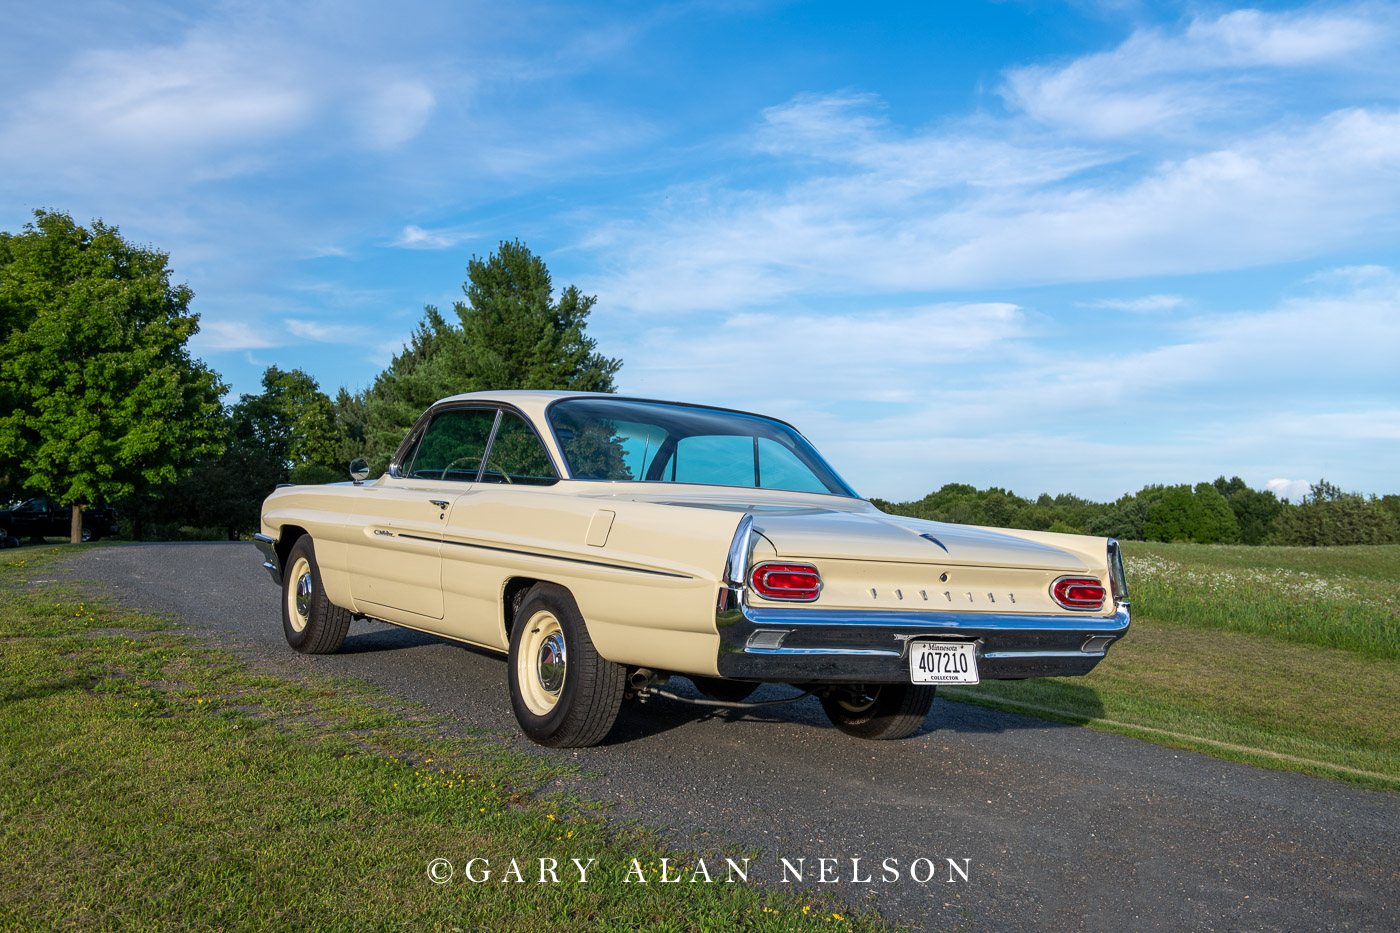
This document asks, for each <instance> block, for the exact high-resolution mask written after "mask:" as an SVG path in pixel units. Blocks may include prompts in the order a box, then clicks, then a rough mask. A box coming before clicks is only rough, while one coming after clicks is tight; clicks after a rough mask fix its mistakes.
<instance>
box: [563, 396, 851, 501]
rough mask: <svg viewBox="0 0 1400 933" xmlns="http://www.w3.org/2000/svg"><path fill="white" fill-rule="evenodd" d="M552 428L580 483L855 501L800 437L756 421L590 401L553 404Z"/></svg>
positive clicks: (702, 410)
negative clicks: (693, 486) (744, 490)
mask: <svg viewBox="0 0 1400 933" xmlns="http://www.w3.org/2000/svg"><path fill="white" fill-rule="evenodd" d="M549 423H550V426H551V427H553V428H554V434H555V436H556V437H557V438H558V439H559V449H560V450H562V451H563V452H564V458H565V459H566V460H568V462H569V470H570V471H571V472H572V473H573V476H574V478H575V479H601V480H611V481H614V482H628V481H630V482H648V483H702V484H705V485H712V486H747V487H750V488H754V487H757V488H761V489H790V490H795V491H797V492H821V493H830V494H832V495H837V496H855V493H854V492H852V491H851V488H850V487H849V486H847V485H846V484H845V483H844V482H843V481H842V480H841V477H839V476H837V475H836V472H835V471H834V470H832V469H831V467H830V466H828V465H827V463H826V461H825V460H823V459H822V458H821V454H819V453H817V451H816V449H815V448H814V447H812V445H811V444H809V443H807V441H806V440H805V439H804V438H803V437H802V435H800V434H798V433H797V432H796V431H794V430H793V429H792V428H790V427H788V426H787V425H785V424H783V423H782V422H779V421H773V420H771V419H769V418H760V417H758V416H757V415H745V414H740V413H738V412H732V411H717V410H715V409H713V408H691V407H689V406H686V405H667V404H663V403H659V402H632V401H626V400H623V399H606V398H604V399H591V398H590V399H570V400H568V401H564V402H558V403H556V404H554V405H553V406H551V407H550V409H549Z"/></svg>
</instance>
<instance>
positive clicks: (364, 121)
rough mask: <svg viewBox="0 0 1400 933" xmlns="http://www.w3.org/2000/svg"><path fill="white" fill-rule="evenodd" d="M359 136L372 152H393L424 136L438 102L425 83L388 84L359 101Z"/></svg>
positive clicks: (390, 82) (393, 82)
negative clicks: (375, 150)
mask: <svg viewBox="0 0 1400 933" xmlns="http://www.w3.org/2000/svg"><path fill="white" fill-rule="evenodd" d="M357 104H358V106H357V107H356V111H357V113H356V117H357V123H358V125H359V134H360V138H361V140H362V141H363V142H364V144H365V145H367V146H369V147H371V148H373V149H394V148H397V147H398V146H401V145H403V144H404V143H406V142H408V141H409V140H410V139H412V138H413V137H415V136H417V135H418V134H419V133H420V132H422V130H423V127H424V126H426V125H427V123H428V118H429V117H430V116H432V113H433V108H434V107H435V106H436V105H437V99H436V97H434V95H433V92H432V90H431V89H429V87H428V86H427V85H426V84H424V83H423V82H422V81H404V80H400V81H388V82H386V83H384V84H382V85H376V86H375V87H374V88H372V89H371V90H369V91H368V92H366V94H365V95H364V97H363V98H362V99H360V100H359V101H357Z"/></svg>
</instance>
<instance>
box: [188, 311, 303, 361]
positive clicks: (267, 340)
mask: <svg viewBox="0 0 1400 933" xmlns="http://www.w3.org/2000/svg"><path fill="white" fill-rule="evenodd" d="M281 345H282V341H280V340H274V339H273V338H272V336H271V335H270V334H269V332H268V330H267V329H266V328H264V327H258V326H256V325H254V324H252V323H250V322H249V321H247V320H231V321H230V320H210V319H209V318H208V317H207V316H205V317H203V318H201V320H200V322H199V333H197V334H195V335H194V337H193V338H191V339H190V348H191V349H192V350H194V351H195V353H196V354H198V353H204V352H211V351H212V352H222V351H227V350H263V349H266V348H268V347H279V346H281Z"/></svg>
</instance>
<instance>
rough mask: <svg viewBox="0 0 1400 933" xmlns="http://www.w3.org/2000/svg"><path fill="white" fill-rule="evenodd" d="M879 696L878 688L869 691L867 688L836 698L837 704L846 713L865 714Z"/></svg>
mask: <svg viewBox="0 0 1400 933" xmlns="http://www.w3.org/2000/svg"><path fill="white" fill-rule="evenodd" d="M879 695H880V688H879V687H876V688H875V689H874V690H871V689H870V688H868V687H861V688H859V689H857V690H852V691H851V692H850V693H846V694H843V695H842V696H840V697H838V698H837V700H836V702H837V704H838V705H839V706H840V707H841V708H842V709H844V710H845V711H846V712H848V713H865V712H868V711H869V710H870V707H872V706H874V705H875V700H876V698H878V697H879Z"/></svg>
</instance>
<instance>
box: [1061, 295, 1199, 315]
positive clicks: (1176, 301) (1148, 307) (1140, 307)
mask: <svg viewBox="0 0 1400 933" xmlns="http://www.w3.org/2000/svg"><path fill="white" fill-rule="evenodd" d="M1184 300H1185V299H1183V298H1182V297H1181V296H1180V295H1144V296H1143V297H1141V298H1101V299H1099V300H1098V301H1082V302H1080V303H1079V305H1080V307H1082V308H1110V309H1112V310H1115V311H1131V312H1132V313H1134V314H1152V313H1155V312H1158V311H1170V310H1171V309H1172V308H1177V307H1180V306H1181V303H1182V302H1183V301H1184Z"/></svg>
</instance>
